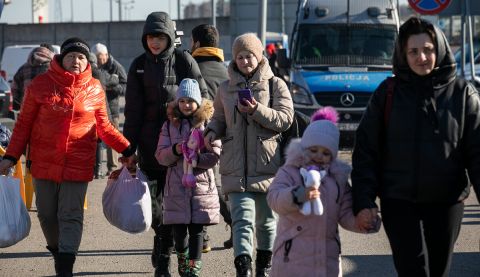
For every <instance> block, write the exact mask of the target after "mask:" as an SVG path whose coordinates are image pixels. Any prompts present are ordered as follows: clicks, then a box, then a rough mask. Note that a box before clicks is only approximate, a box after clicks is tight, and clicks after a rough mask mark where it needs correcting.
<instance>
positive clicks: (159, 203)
mask: <svg viewBox="0 0 480 277" xmlns="http://www.w3.org/2000/svg"><path fill="white" fill-rule="evenodd" d="M143 172H144V173H145V174H146V175H147V177H148V180H150V181H155V182H156V185H155V187H156V191H155V195H154V197H155V210H154V211H152V212H153V218H152V229H153V230H154V231H155V235H156V236H157V237H159V238H160V240H161V242H162V243H161V253H162V254H166V252H168V250H169V249H171V248H172V247H173V228H172V225H163V224H162V222H163V215H162V214H163V208H162V207H163V189H164V187H165V178H166V174H167V170H166V169H165V170H163V169H162V170H144V171H143Z"/></svg>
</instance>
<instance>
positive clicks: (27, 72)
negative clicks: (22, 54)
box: [11, 46, 54, 111]
mask: <svg viewBox="0 0 480 277" xmlns="http://www.w3.org/2000/svg"><path fill="white" fill-rule="evenodd" d="M53 55H54V53H53V52H52V51H51V50H50V49H48V48H47V47H46V46H45V47H44V46H40V47H36V48H34V49H33V50H32V52H30V54H29V55H28V59H27V62H26V63H24V64H23V65H22V66H21V67H20V68H19V69H18V70H17V72H16V73H15V75H14V76H13V81H12V88H11V90H12V96H13V109H14V110H16V111H19V110H20V106H21V105H22V102H23V95H24V94H25V89H26V88H27V86H28V85H29V84H30V83H31V82H32V80H33V78H35V76H37V75H40V74H42V73H45V72H47V70H48V68H49V67H50V62H51V61H52V59H53Z"/></svg>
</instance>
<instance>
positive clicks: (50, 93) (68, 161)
mask: <svg viewBox="0 0 480 277" xmlns="http://www.w3.org/2000/svg"><path fill="white" fill-rule="evenodd" d="M57 59H58V56H57V57H55V58H54V59H53V60H52V62H51V64H50V69H49V70H48V71H47V72H46V73H45V74H42V75H39V76H37V77H36V78H35V79H34V80H33V81H32V82H31V83H30V85H29V86H28V87H27V90H26V93H25V98H24V101H23V104H22V108H21V111H20V116H19V117H18V120H17V122H16V124H15V128H14V130H13V134H12V138H11V141H10V144H9V145H8V149H7V153H6V156H11V157H13V158H16V159H19V158H20V156H21V155H22V154H23V152H24V150H25V147H26V145H27V144H29V145H30V160H31V161H32V165H31V172H32V176H33V177H34V178H37V179H47V180H52V181H54V182H62V181H78V182H88V181H91V180H92V177H93V168H94V163H95V149H96V147H97V132H98V136H100V138H101V139H102V140H103V141H104V142H105V143H106V144H107V145H109V146H110V147H112V148H113V149H114V150H116V151H117V152H122V151H124V150H125V149H127V147H128V145H129V142H128V140H127V139H126V138H125V137H123V135H122V134H121V133H120V132H119V131H118V130H116V129H115V127H114V126H113V125H112V124H111V123H110V121H109V120H108V116H107V110H106V102H105V93H104V92H103V89H102V86H101V84H100V82H99V81H98V80H96V79H94V78H92V71H91V68H90V65H88V66H87V69H86V70H85V71H84V72H82V73H81V74H78V75H75V74H72V73H70V72H68V71H66V70H65V69H63V67H62V66H61V64H60V63H59V61H58V60H57Z"/></svg>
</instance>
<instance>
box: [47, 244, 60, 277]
mask: <svg viewBox="0 0 480 277" xmlns="http://www.w3.org/2000/svg"><path fill="white" fill-rule="evenodd" d="M47 249H48V251H50V253H52V256H53V264H54V266H55V274H58V249H57V248H53V247H50V246H47Z"/></svg>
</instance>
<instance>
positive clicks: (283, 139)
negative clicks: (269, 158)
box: [268, 78, 310, 164]
mask: <svg viewBox="0 0 480 277" xmlns="http://www.w3.org/2000/svg"><path fill="white" fill-rule="evenodd" d="M268 91H269V93H270V100H269V102H268V106H269V107H270V108H272V104H273V78H270V80H268ZM309 123H310V117H308V116H307V115H306V114H304V113H302V112H299V111H297V110H294V111H293V122H292V125H291V126H290V128H288V129H287V130H286V131H283V132H282V133H281V134H280V153H281V155H282V164H283V163H284V162H285V154H286V153H285V150H286V148H287V146H288V144H289V143H290V141H291V140H292V139H294V138H300V137H302V135H303V132H304V131H305V129H306V128H307V126H308V124H309Z"/></svg>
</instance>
